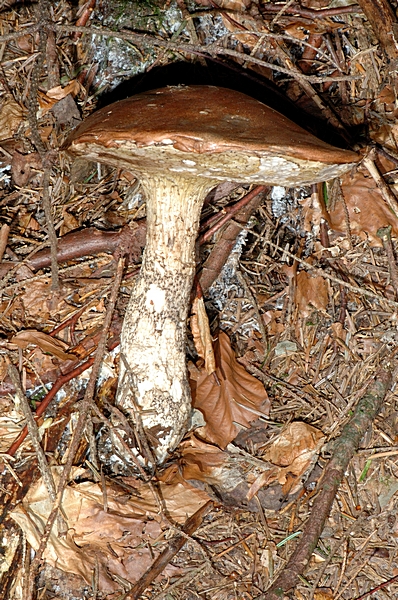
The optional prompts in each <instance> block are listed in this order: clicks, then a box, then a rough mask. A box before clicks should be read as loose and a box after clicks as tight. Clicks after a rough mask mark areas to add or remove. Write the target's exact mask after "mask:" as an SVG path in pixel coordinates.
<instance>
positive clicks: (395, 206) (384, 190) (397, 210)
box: [362, 156, 398, 216]
mask: <svg viewBox="0 0 398 600" xmlns="http://www.w3.org/2000/svg"><path fill="white" fill-rule="evenodd" d="M362 162H363V164H364V166H365V167H366V168H367V170H368V171H369V173H370V174H371V176H372V177H373V179H374V180H375V183H376V185H377V187H378V188H379V190H380V192H381V195H382V196H383V199H384V200H385V202H387V204H388V206H389V207H390V208H391V210H392V211H393V213H394V214H395V216H398V200H397V199H396V197H395V196H394V194H393V192H392V191H391V189H390V187H389V186H388V185H387V184H386V182H385V181H384V179H383V176H382V175H381V173H380V172H379V169H378V168H377V167H376V165H375V163H374V161H373V160H372V158H371V157H370V156H365V158H364V159H363V161H362Z"/></svg>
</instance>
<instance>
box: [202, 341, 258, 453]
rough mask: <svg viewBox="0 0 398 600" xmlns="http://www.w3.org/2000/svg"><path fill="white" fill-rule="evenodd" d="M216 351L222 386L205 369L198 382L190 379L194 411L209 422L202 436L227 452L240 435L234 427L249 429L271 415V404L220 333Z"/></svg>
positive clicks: (218, 375) (215, 346) (219, 380)
mask: <svg viewBox="0 0 398 600" xmlns="http://www.w3.org/2000/svg"><path fill="white" fill-rule="evenodd" d="M214 350H215V355H216V358H217V365H218V366H217V369H216V374H217V378H218V382H219V385H218V383H217V381H216V378H215V377H214V376H213V375H210V376H209V375H208V374H207V373H206V371H205V369H204V368H202V369H201V370H200V372H199V374H198V375H197V379H196V380H193V379H191V388H192V398H193V406H194V408H197V409H198V410H200V411H201V412H202V413H203V416H204V418H205V421H206V426H205V427H204V428H201V430H200V436H201V437H203V438H204V439H206V440H207V441H209V442H211V443H214V444H217V445H218V446H220V448H225V447H226V446H227V445H228V444H229V442H231V441H232V440H233V439H234V438H235V437H236V436H237V434H238V433H239V429H238V427H237V426H236V425H235V423H239V424H241V425H243V426H244V427H249V426H250V423H251V421H254V420H255V419H257V418H258V417H259V416H267V415H268V414H269V408H270V403H269V399H268V394H267V392H266V391H265V389H264V386H263V385H262V383H260V381H258V380H257V379H255V378H254V377H253V376H252V375H250V374H249V373H248V372H247V371H246V370H245V369H244V368H243V367H242V365H240V364H239V363H238V362H237V360H236V358H235V354H234V352H233V350H232V348H231V342H230V340H229V338H228V336H227V335H226V334H225V333H224V332H220V334H219V337H218V340H217V341H216V342H215V344H214Z"/></svg>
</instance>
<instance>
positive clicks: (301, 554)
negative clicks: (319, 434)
mask: <svg viewBox="0 0 398 600" xmlns="http://www.w3.org/2000/svg"><path fill="white" fill-rule="evenodd" d="M392 381H393V378H392V373H391V367H390V365H389V364H386V365H385V366H384V367H381V368H380V370H379V371H378V373H377V374H376V376H375V379H374V381H373V382H372V383H371V384H370V385H369V387H368V388H367V391H366V393H365V395H364V396H363V397H362V398H361V399H360V401H359V402H358V405H357V407H356V409H355V412H354V414H353V416H352V418H351V419H350V421H349V422H348V423H347V424H346V425H345V426H344V428H343V430H342V432H341V435H340V437H339V438H338V439H337V441H336V443H335V446H334V451H333V454H332V457H331V459H330V461H329V463H328V465H327V467H325V470H324V474H323V478H322V479H321V481H320V482H319V484H318V488H319V491H318V495H317V496H316V498H315V500H314V503H313V505H312V510H311V514H310V516H309V518H308V521H307V523H306V525H305V527H304V531H303V534H302V536H301V539H300V541H299V542H298V544H297V547H296V549H295V551H294V552H293V554H292V555H291V557H290V559H289V561H288V563H287V564H286V566H285V568H284V569H283V571H282V572H281V573H280V575H279V577H277V579H276V581H275V582H274V583H273V585H272V586H271V588H270V589H269V590H268V591H267V592H265V594H261V595H260V596H257V598H256V600H281V598H282V597H283V594H284V593H285V592H287V591H288V590H290V589H292V588H294V587H295V586H296V585H297V583H298V579H299V577H300V575H302V574H303V573H304V571H305V569H306V567H307V565H308V563H309V561H310V558H311V555H312V553H313V551H314V550H315V548H316V545H317V543H318V540H319V537H320V535H321V533H322V530H323V527H324V525H325V522H326V519H327V518H328V516H329V513H330V510H331V508H332V504H333V501H334V499H335V496H336V492H337V490H338V488H339V486H340V484H341V482H342V480H343V477H344V473H345V471H346V469H347V467H348V464H349V462H350V460H351V459H352V457H353V455H354V454H355V452H356V450H357V449H358V446H359V443H360V441H361V439H362V437H363V436H364V435H365V433H366V431H367V430H368V429H369V427H370V426H371V425H372V422H373V420H374V419H375V417H376V415H377V414H378V413H379V411H380V409H381V407H382V404H383V401H384V398H385V396H386V394H387V392H388V391H389V389H390V387H391V385H392Z"/></svg>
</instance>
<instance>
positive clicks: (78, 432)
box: [26, 258, 124, 600]
mask: <svg viewBox="0 0 398 600" xmlns="http://www.w3.org/2000/svg"><path fill="white" fill-rule="evenodd" d="M123 268H124V259H123V258H121V259H119V262H118V266H117V271H116V276H115V281H114V283H113V286H112V291H111V295H110V298H109V304H108V307H107V310H106V315H105V320H104V325H103V332H102V336H101V339H100V342H99V344H98V348H97V352H96V355H95V359H94V363H93V368H92V371H91V374H90V379H89V382H88V385H87V388H86V392H85V394H84V398H83V400H82V402H81V404H80V414H79V418H78V420H77V423H76V426H75V430H74V433H73V438H72V441H71V444H70V447H69V452H68V458H67V460H66V463H65V466H64V469H63V471H62V474H61V477H60V481H59V484H58V489H57V498H56V502H55V504H54V506H53V509H52V511H51V513H50V515H49V517H48V519H47V523H46V525H45V528H44V532H43V535H42V538H41V540H40V545H39V548H38V549H37V552H36V555H35V558H34V560H33V561H32V565H31V572H30V576H29V588H28V594H27V598H26V600H31V598H32V594H33V591H34V586H35V577H36V573H37V570H38V568H39V566H40V564H41V561H42V556H43V552H44V550H45V548H46V546H47V542H48V539H49V537H50V534H51V530H52V527H53V525H54V521H55V519H56V518H57V515H58V511H59V509H60V507H61V503H62V496H63V492H64V489H65V487H66V484H67V482H68V479H69V476H70V472H71V469H72V465H73V461H74V458H75V455H76V453H77V450H78V448H79V444H80V441H81V437H82V435H83V432H84V428H85V426H86V421H87V418H88V415H89V412H90V409H91V407H92V402H93V398H94V392H95V386H96V382H97V378H98V374H99V371H100V368H101V364H102V361H103V357H104V352H105V348H106V339H107V335H108V330H109V327H110V324H111V321H112V316H113V311H114V308H115V305H116V300H117V297H118V293H119V287H120V283H121V281H122V277H123Z"/></svg>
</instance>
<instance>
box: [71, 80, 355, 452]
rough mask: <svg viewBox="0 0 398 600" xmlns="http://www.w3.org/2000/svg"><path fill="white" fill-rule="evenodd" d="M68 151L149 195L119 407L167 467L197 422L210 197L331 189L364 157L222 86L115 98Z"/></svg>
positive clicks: (124, 342) (126, 328) (127, 321)
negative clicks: (327, 185) (238, 189)
mask: <svg viewBox="0 0 398 600" xmlns="http://www.w3.org/2000/svg"><path fill="white" fill-rule="evenodd" d="M66 147H67V148H68V150H69V151H70V152H72V153H73V154H75V155H79V156H83V157H85V158H87V159H89V160H93V161H98V162H101V163H106V164H109V165H114V166H117V167H122V168H124V169H128V170H129V171H131V172H132V173H133V174H134V175H135V176H136V177H137V178H138V179H139V180H140V182H141V185H142V188H143V190H144V192H145V196H146V205H147V238H146V247H145V251H144V255H143V260H142V267H141V271H140V275H139V277H138V280H137V282H136V284H135V286H134V289H133V291H132V293H131V298H130V301H129V305H128V307H127V310H126V315H125V318H124V323H123V329H122V335H121V361H120V375H119V385H118V391H117V397H116V403H117V405H118V406H119V407H120V408H121V409H122V410H123V411H124V412H125V413H126V414H127V416H128V417H129V418H130V419H131V421H132V422H133V423H135V424H136V425H137V411H138V412H139V415H140V417H139V418H140V421H141V425H140V427H141V426H142V427H143V429H144V431H145V433H146V435H147V438H148V440H149V441H150V444H151V446H152V450H153V453H154V455H155V459H156V461H157V462H158V463H159V464H161V463H162V462H163V461H164V460H165V458H166V457H167V456H168V453H169V452H170V451H172V450H173V449H174V448H175V447H176V446H177V444H178V443H179V441H180V440H181V438H182V436H183V435H184V434H185V433H186V431H187V428H188V426H189V423H190V416H191V396H190V388H189V383H188V377H187V369H186V354H185V353H186V320H187V314H188V305H189V297H190V292H191V287H192V282H193V277H194V271H195V240H196V237H197V233H198V226H199V218H200V213H201V209H202V204H203V200H204V198H205V196H206V194H207V193H208V192H209V191H210V190H211V189H212V188H214V187H215V186H216V185H218V184H219V183H220V182H222V181H237V182H240V183H242V184H271V185H281V186H289V187H293V186H298V185H309V184H313V183H317V182H322V181H326V180H328V179H331V178H333V177H338V176H340V175H342V174H343V173H345V172H346V171H348V170H349V169H350V168H351V167H352V166H353V164H355V163H356V162H357V161H358V159H359V157H358V155H357V154H356V153H354V152H351V151H346V150H341V149H339V148H335V147H333V146H331V145H329V144H327V143H325V142H323V141H320V140H318V139H317V138H316V137H314V136H313V135H311V134H310V133H308V132H307V131H305V130H304V129H302V128H301V127H299V126H298V125H296V124H294V123H293V122H291V121H290V120H289V119H287V118H285V117H284V116H282V115H281V114H279V113H278V112H276V111H275V110H273V109H271V108H269V107H267V106H265V105H264V104H262V103H261V102H258V101H257V100H254V99H253V98H250V97H248V96H246V95H245V94H242V93H240V92H236V91H233V90H229V89H223V88H219V87H213V86H177V87H166V88H162V89H158V90H152V91H149V92H145V93H142V94H138V95H136V96H133V97H131V98H127V99H126V100H121V101H119V102H116V103H115V104H112V105H110V106H107V107H106V108H102V109H101V110H99V111H97V112H96V113H94V114H93V115H91V116H90V117H89V118H88V119H86V120H85V121H84V122H83V123H82V124H81V125H80V126H79V127H78V128H77V129H76V130H75V131H74V132H73V133H72V135H71V136H70V137H69V139H68V140H67V143H66ZM137 453H138V450H137Z"/></svg>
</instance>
